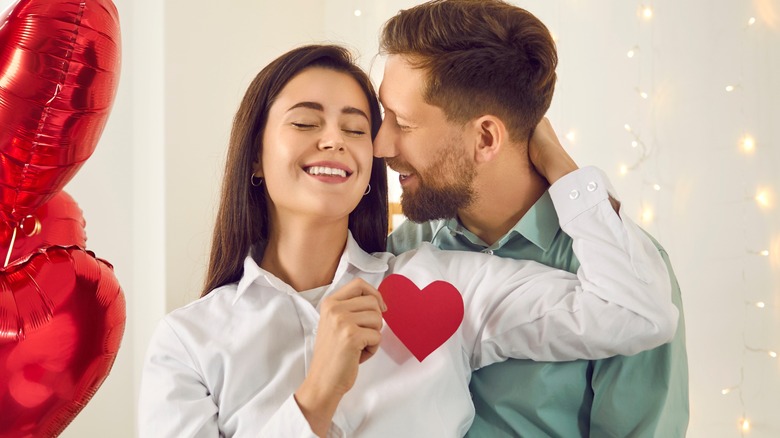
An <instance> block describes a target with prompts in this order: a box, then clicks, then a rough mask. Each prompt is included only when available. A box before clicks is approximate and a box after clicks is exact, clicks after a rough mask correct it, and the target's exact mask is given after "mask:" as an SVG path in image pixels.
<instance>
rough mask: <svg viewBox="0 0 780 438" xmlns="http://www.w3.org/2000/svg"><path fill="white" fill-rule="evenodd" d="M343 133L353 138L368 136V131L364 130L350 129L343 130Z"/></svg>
mask: <svg viewBox="0 0 780 438" xmlns="http://www.w3.org/2000/svg"><path fill="white" fill-rule="evenodd" d="M342 131H343V132H344V133H345V134H347V135H350V136H353V137H361V136H364V135H366V131H364V130H362V129H348V128H343V129H342Z"/></svg>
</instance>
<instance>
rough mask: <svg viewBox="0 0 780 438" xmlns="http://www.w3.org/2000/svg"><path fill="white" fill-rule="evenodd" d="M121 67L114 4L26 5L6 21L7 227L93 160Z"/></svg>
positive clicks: (0, 161) (3, 203) (0, 120)
mask: <svg viewBox="0 0 780 438" xmlns="http://www.w3.org/2000/svg"><path fill="white" fill-rule="evenodd" d="M119 67H120V39H119V18H118V14H117V10H116V7H115V6H114V4H113V3H112V2H111V1H110V0H20V1H19V2H18V3H17V4H16V6H15V7H12V8H11V9H10V10H9V14H8V15H7V16H5V17H0V220H2V221H4V222H7V223H8V225H9V226H10V227H11V228H13V227H16V226H17V225H18V223H19V222H20V221H21V220H22V219H23V218H25V217H26V216H28V215H30V214H32V213H33V212H34V211H35V210H36V209H37V208H38V207H40V206H41V205H43V204H44V203H45V202H46V201H47V200H49V199H50V198H52V197H53V196H54V195H56V194H57V193H58V192H59V191H60V190H61V189H62V188H63V187H64V186H65V184H66V183H67V182H68V181H70V179H71V178H72V177H73V175H74V174H75V173H76V172H77V171H78V170H79V168H80V167H81V166H82V164H84V161H85V160H86V159H87V158H89V157H90V155H92V152H93V151H94V150H95V146H96V145H97V142H98V139H99V138H100V134H101V133H102V132H103V127H104V126H105V123H106V119H107V118H108V114H109V112H110V110H111V105H112V104H113V101H114V95H115V94H116V87H117V83H118V80H119Z"/></svg>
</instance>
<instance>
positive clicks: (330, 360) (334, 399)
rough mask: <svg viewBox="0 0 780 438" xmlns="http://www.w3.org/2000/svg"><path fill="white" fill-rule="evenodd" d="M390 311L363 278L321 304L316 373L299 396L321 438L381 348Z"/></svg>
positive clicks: (314, 359) (313, 365)
mask: <svg viewBox="0 0 780 438" xmlns="http://www.w3.org/2000/svg"><path fill="white" fill-rule="evenodd" d="M386 309H387V307H386V306H385V303H384V300H383V299H382V295H380V294H379V291H378V290H376V288H374V287H373V286H371V285H370V284H368V283H366V282H365V281H364V280H362V279H359V278H358V279H355V280H352V281H351V282H349V283H347V285H346V286H344V287H342V288H341V289H339V290H338V291H336V292H334V293H333V295H330V296H329V297H327V298H325V299H324V300H323V301H322V305H321V311H320V322H319V325H318V326H317V340H316V341H315V344H314V355H313V357H312V363H311V367H310V368H309V373H308V375H307V376H306V379H305V380H304V381H303V383H302V384H301V386H300V387H299V388H298V390H297V391H295V400H296V401H297V402H298V406H300V408H301V412H302V413H303V415H304V416H305V417H306V420H307V421H308V422H309V425H310V426H311V428H312V430H313V431H314V433H316V434H317V435H319V436H324V435H325V434H326V433H327V431H328V429H329V427H330V424H331V421H332V418H333V414H334V413H335V412H336V408H337V407H338V404H339V402H340V401H341V398H342V397H344V394H346V393H347V391H349V390H350V389H351V388H352V385H354V384H355V380H356V379H357V373H358V365H360V364H361V363H363V362H365V361H366V360H368V359H369V358H371V356H373V355H374V353H376V351H377V349H378V348H379V341H380V340H381V334H380V332H381V330H382V325H383V322H382V312H383V311H384V310H386Z"/></svg>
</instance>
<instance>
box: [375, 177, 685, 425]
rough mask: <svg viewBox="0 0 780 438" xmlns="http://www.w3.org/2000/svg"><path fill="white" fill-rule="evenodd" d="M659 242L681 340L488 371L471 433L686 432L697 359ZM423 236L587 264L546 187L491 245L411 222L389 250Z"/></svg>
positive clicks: (458, 230) (459, 246)
mask: <svg viewBox="0 0 780 438" xmlns="http://www.w3.org/2000/svg"><path fill="white" fill-rule="evenodd" d="M651 240H653V242H654V243H655V245H656V246H657V247H658V251H659V252H660V253H661V256H662V257H663V259H664V261H665V262H666V264H667V267H668V269H669V275H670V276H671V282H672V299H673V301H674V303H675V305H676V306H677V307H678V309H679V310H680V321H679V324H678V328H677V334H676V335H675V337H674V339H673V340H672V342H670V343H668V344H665V345H662V346H660V347H658V348H655V349H653V350H649V351H644V352H642V353H639V354H636V355H634V356H617V357H613V358H609V359H603V360H596V361H585V360H579V361H574V362H558V363H553V362H533V361H529V360H514V359H510V360H508V361H506V362H502V363H497V364H494V365H490V366H488V367H486V368H483V369H480V370H478V371H476V372H475V373H474V374H473V375H472V380H471V385H470V387H471V393H472V396H473V400H474V405H475V408H476V417H475V418H474V424H473V425H472V426H471V429H470V430H469V432H468V434H467V436H468V437H474V438H501V437H533V438H537V437H563V438H570V437H580V436H582V437H588V436H589V437H594V438H597V437H663V438H674V437H683V436H685V431H686V429H687V427H688V416H689V413H688V358H687V354H686V350H685V321H684V319H683V307H682V300H681V297H680V286H679V284H678V283H677V279H676V278H675V276H674V272H673V271H672V266H671V263H670V262H669V256H668V255H667V254H666V251H665V250H664V249H663V248H662V247H661V246H660V244H658V242H656V241H655V240H654V239H652V238H651ZM420 242H431V243H433V244H434V245H436V246H438V247H440V248H442V249H447V250H459V251H482V252H485V253H488V254H495V255H498V256H502V257H511V258H514V259H527V260H536V261H538V262H540V263H543V264H545V265H549V266H553V267H556V268H559V269H564V270H567V271H570V272H576V271H577V268H578V267H579V265H580V264H579V261H578V260H577V258H576V257H575V255H574V252H573V251H572V248H571V243H572V240H571V238H570V237H569V236H568V235H566V234H565V233H564V232H563V231H562V230H561V229H560V226H559V225H558V216H557V215H556V213H555V208H554V207H553V203H552V200H551V199H550V195H549V193H546V192H545V194H544V195H543V196H542V197H541V198H540V199H539V200H538V201H537V202H536V204H534V206H533V207H531V209H530V210H529V211H528V213H526V214H525V216H523V218H522V219H520V221H519V222H518V223H517V224H516V225H515V226H514V227H513V228H512V229H511V230H510V231H509V232H508V233H507V234H506V235H504V236H503V237H502V238H501V239H499V240H498V241H497V242H496V243H495V244H493V245H491V246H488V245H487V244H485V242H483V241H482V240H481V239H480V238H479V237H477V236H476V235H474V234H473V233H471V232H470V231H468V230H467V229H465V228H464V227H463V225H461V224H460V223H459V222H458V220H457V219H449V220H437V221H431V222H428V223H423V224H415V223H413V222H411V221H406V222H404V223H403V224H401V226H400V227H398V228H397V229H396V230H395V231H393V233H392V234H391V235H390V238H389V239H388V251H390V252H392V253H394V254H399V253H402V252H404V251H408V250H410V249H413V248H416V247H417V246H418V245H419V244H420Z"/></svg>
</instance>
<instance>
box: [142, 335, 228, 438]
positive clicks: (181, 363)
mask: <svg viewBox="0 0 780 438" xmlns="http://www.w3.org/2000/svg"><path fill="white" fill-rule="evenodd" d="M218 412H219V409H218V407H217V405H216V403H215V402H214V399H213V398H212V397H211V394H210V392H209V389H208V388H207V387H206V385H205V383H204V382H203V378H202V377H201V373H200V372H199V371H198V370H197V368H196V365H195V364H194V361H193V360H192V358H191V356H190V354H189V353H188V351H187V349H186V348H185V346H184V345H183V344H182V342H181V340H180V339H179V337H178V336H177V335H176V332H175V331H174V330H173V328H172V327H171V326H170V325H169V324H168V321H166V320H163V321H162V322H160V324H159V325H158V326H157V330H156V331H155V333H154V335H153V336H152V339H151V342H150V345H149V350H148V353H147V356H146V362H145V364H144V369H143V374H142V376H141V391H140V395H139V404H138V436H140V437H161V438H164V437H180V436H188V437H197V438H217V437H218V436H219V428H218V425H217V414H218Z"/></svg>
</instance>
